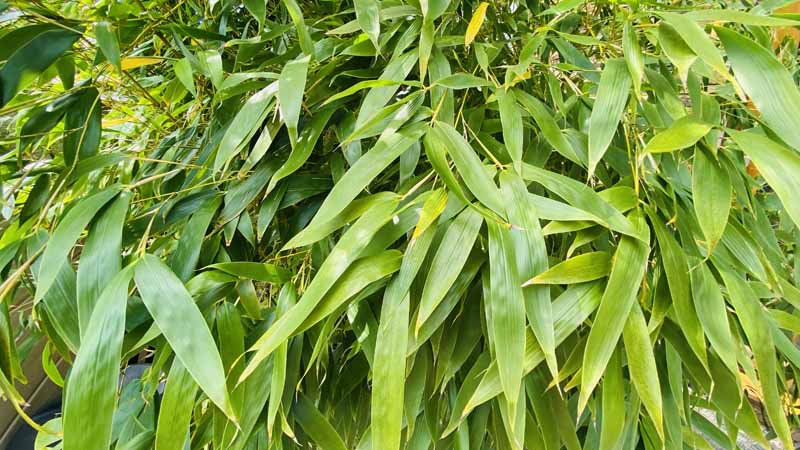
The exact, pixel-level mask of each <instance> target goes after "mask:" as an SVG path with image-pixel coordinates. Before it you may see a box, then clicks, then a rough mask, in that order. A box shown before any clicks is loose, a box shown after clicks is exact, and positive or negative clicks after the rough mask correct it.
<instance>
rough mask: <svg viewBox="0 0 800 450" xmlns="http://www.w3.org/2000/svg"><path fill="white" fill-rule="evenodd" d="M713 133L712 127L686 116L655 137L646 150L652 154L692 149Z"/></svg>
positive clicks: (648, 143)
mask: <svg viewBox="0 0 800 450" xmlns="http://www.w3.org/2000/svg"><path fill="white" fill-rule="evenodd" d="M709 131H711V125H710V124H707V123H704V122H702V121H700V120H698V119H697V118H695V117H693V116H684V117H682V118H680V119H678V120H676V121H675V122H673V123H672V125H670V127H669V128H667V129H666V130H664V131H661V132H659V133H658V134H656V135H655V136H653V137H652V138H651V139H650V140H649V141H648V142H647V145H646V146H645V148H644V150H645V151H646V152H650V153H663V152H671V151H674V150H680V149H683V148H686V147H691V146H692V145H694V144H696V143H697V141H699V140H700V139H702V138H703V137H704V136H705V135H706V134H708V132H709Z"/></svg>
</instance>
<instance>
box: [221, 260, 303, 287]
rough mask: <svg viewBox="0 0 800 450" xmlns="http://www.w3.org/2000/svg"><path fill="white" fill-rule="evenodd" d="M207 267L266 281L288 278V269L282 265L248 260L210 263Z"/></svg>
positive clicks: (281, 281)
mask: <svg viewBox="0 0 800 450" xmlns="http://www.w3.org/2000/svg"><path fill="white" fill-rule="evenodd" d="M208 268H209V269H217V270H221V271H222V272H225V273H228V274H231V275H235V276H237V277H239V278H244V279H247V280H256V281H264V282H267V283H284V282H286V281H288V280H289V275H290V273H289V271H288V270H286V269H284V268H283V267H279V266H276V265H274V264H268V263H258V262H250V261H233V262H224V263H216V264H211V265H210V266H208Z"/></svg>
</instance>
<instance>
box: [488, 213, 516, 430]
mask: <svg viewBox="0 0 800 450" xmlns="http://www.w3.org/2000/svg"><path fill="white" fill-rule="evenodd" d="M487 225H488V227H489V272H490V279H491V281H490V284H489V286H490V288H489V295H490V297H489V298H488V299H486V306H487V308H489V309H490V310H491V321H492V323H491V330H492V331H493V333H494V345H495V358H496V360H497V369H498V372H499V373H500V383H501V384H502V385H503V393H504V394H505V400H506V402H507V403H508V416H509V418H510V423H516V418H515V417H516V409H517V399H518V397H519V390H520V386H521V385H522V375H523V366H522V362H523V356H524V354H525V300H524V298H523V296H522V288H521V287H520V285H521V283H520V280H519V276H518V274H519V271H518V269H517V262H516V256H515V254H514V252H515V248H514V244H513V243H512V241H511V236H510V235H509V234H510V231H509V230H507V229H503V228H501V225H498V224H496V223H493V222H487Z"/></svg>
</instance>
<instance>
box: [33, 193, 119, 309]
mask: <svg viewBox="0 0 800 450" xmlns="http://www.w3.org/2000/svg"><path fill="white" fill-rule="evenodd" d="M119 189H120V188H119V187H118V186H113V187H110V188H107V189H105V190H103V191H101V192H98V193H97V194H94V195H92V196H90V197H86V198H85V199H83V200H81V201H80V202H79V203H78V204H76V205H75V206H73V207H72V208H71V209H70V210H69V212H68V213H67V214H66V215H65V216H64V218H63V219H62V220H61V222H60V223H59V224H58V227H56V229H55V231H53V234H52V236H50V240H49V242H48V243H47V248H45V250H44V253H43V254H42V260H41V263H40V265H39V278H38V280H37V284H36V296H35V297H34V303H36V302H38V301H39V300H41V299H42V298H43V297H44V295H45V294H46V293H47V291H48V290H49V289H50V287H51V286H52V285H53V282H55V280H56V277H57V276H58V272H59V270H60V269H61V266H62V265H64V264H66V263H67V255H68V254H69V251H70V250H72V247H73V246H74V245H75V242H77V240H78V238H79V237H80V235H81V232H83V230H84V228H86V226H87V225H88V224H89V222H90V221H91V220H92V219H93V218H94V216H95V214H97V212H98V211H99V210H100V208H102V207H103V206H104V205H105V204H106V203H108V201H109V200H111V199H112V198H114V196H115V195H117V192H119Z"/></svg>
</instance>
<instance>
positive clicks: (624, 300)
mask: <svg viewBox="0 0 800 450" xmlns="http://www.w3.org/2000/svg"><path fill="white" fill-rule="evenodd" d="M631 219H632V223H633V225H634V226H635V227H636V230H637V234H638V235H640V236H643V237H649V234H650V231H649V229H648V228H647V224H646V222H645V220H644V217H643V216H642V214H641V213H640V212H638V211H634V212H633V213H631ZM648 240H649V239H648ZM649 253H650V248H649V247H648V245H647V244H645V243H644V242H641V241H637V240H636V239H633V238H630V237H627V236H626V237H623V238H622V239H621V240H620V244H619V247H618V248H617V251H616V253H615V254H614V262H613V264H612V266H611V275H610V276H609V278H608V285H607V286H606V290H605V292H604V293H603V298H602V299H601V300H600V307H599V308H598V310H597V314H596V316H595V321H594V323H595V325H594V326H593V327H592V329H591V330H590V331H589V337H588V339H587V341H586V350H585V351H584V357H583V367H582V371H581V390H580V398H579V402H578V410H580V411H582V410H583V408H584V407H585V405H586V402H587V401H588V400H589V395H590V394H591V393H592V391H593V390H594V388H595V386H597V383H598V381H600V377H601V376H602V374H603V372H604V371H605V368H606V365H607V364H608V360H609V359H610V358H611V355H612V354H613V353H614V347H615V346H616V345H617V341H619V338H620V335H621V334H622V330H623V328H624V326H625V321H626V319H627V316H628V314H629V313H630V308H631V307H632V305H633V304H634V303H635V302H636V294H637V292H638V286H639V284H640V282H641V280H642V276H644V273H645V269H646V263H647V256H648V254H649Z"/></svg>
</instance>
